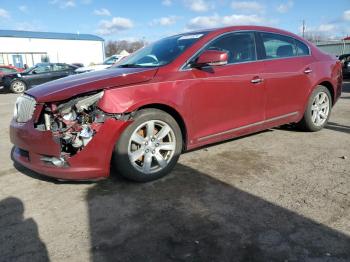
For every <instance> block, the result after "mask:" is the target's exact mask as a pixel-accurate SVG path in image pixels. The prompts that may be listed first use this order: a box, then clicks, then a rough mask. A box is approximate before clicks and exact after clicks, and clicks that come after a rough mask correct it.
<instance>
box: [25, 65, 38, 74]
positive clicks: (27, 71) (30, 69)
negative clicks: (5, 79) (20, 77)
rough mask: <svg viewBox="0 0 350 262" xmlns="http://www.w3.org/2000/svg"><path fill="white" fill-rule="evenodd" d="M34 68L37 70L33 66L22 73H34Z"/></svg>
mask: <svg viewBox="0 0 350 262" xmlns="http://www.w3.org/2000/svg"><path fill="white" fill-rule="evenodd" d="M34 68H36V66H32V67H29V68H27V69H26V70H24V71H23V72H22V73H29V72H30V71H32V70H33V69H34Z"/></svg>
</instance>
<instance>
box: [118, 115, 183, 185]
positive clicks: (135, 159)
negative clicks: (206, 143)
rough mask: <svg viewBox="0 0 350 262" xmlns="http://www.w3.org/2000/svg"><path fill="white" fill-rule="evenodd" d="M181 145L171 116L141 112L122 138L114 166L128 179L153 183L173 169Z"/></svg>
mask: <svg viewBox="0 0 350 262" xmlns="http://www.w3.org/2000/svg"><path fill="white" fill-rule="evenodd" d="M182 144H183V140H182V133H181V130H180V127H179V125H178V124H177V122H176V120H175V119H174V118H173V117H172V116H171V115H169V114H168V113H166V112H164V111H162V110H159V109H142V110H140V111H138V112H137V113H136V115H135V116H134V122H133V123H131V124H130V125H129V126H128V127H127V128H126V129H125V130H124V132H123V133H122V135H121V136H120V138H119V140H118V142H117V144H116V146H115V153H114V155H113V162H114V164H115V168H116V170H117V172H118V173H119V174H120V175H122V176H124V177H125V178H128V179H131V180H134V181H138V182H147V181H152V180H155V179H158V178H161V177H163V176H165V175H167V174H168V173H169V172H170V171H171V170H172V169H173V168H174V166H175V165H176V163H177V161H178V159H179V156H180V154H181V151H182Z"/></svg>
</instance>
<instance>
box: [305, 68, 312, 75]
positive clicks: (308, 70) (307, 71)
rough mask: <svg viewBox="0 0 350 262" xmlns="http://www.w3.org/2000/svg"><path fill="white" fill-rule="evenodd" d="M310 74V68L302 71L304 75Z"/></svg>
mask: <svg viewBox="0 0 350 262" xmlns="http://www.w3.org/2000/svg"><path fill="white" fill-rule="evenodd" d="M311 72H312V69H311V68H306V69H305V70H304V74H310V73H311Z"/></svg>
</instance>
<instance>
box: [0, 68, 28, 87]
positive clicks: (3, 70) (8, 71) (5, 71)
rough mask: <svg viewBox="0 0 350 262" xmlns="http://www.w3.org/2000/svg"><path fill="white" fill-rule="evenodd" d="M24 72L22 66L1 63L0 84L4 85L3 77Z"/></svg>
mask: <svg viewBox="0 0 350 262" xmlns="http://www.w3.org/2000/svg"><path fill="white" fill-rule="evenodd" d="M19 72H23V69H22V68H17V67H15V66H10V65H0V86H2V77H3V76H4V75H7V74H13V73H19Z"/></svg>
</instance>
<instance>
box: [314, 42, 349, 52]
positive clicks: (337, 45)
mask: <svg viewBox="0 0 350 262" xmlns="http://www.w3.org/2000/svg"><path fill="white" fill-rule="evenodd" d="M316 45H317V47H318V48H319V49H321V50H322V51H324V52H326V53H329V54H333V55H336V56H339V55H343V54H350V40H341V41H332V42H319V43H316Z"/></svg>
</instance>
